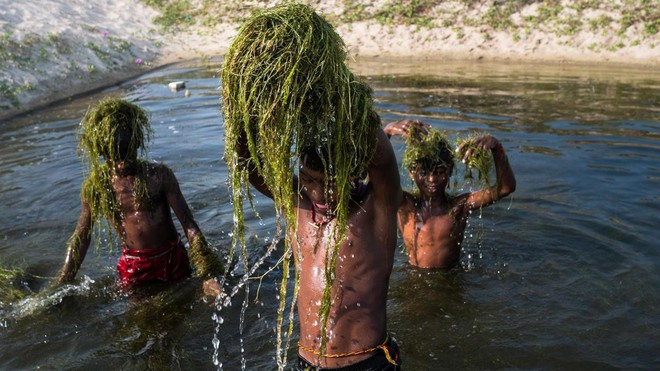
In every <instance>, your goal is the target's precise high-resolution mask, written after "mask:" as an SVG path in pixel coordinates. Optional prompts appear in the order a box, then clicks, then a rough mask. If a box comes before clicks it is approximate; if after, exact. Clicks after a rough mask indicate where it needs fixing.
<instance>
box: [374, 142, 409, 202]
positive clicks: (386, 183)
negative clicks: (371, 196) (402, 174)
mask: <svg viewBox="0 0 660 371" xmlns="http://www.w3.org/2000/svg"><path fill="white" fill-rule="evenodd" d="M376 136H377V138H376V140H377V142H376V152H375V153H374V156H373V157H372V159H371V162H370V163H369V168H368V172H369V182H370V184H371V185H372V187H373V190H374V193H375V195H376V196H377V197H386V199H387V200H392V201H394V202H395V203H394V205H397V206H398V205H399V204H400V203H401V199H402V191H401V182H400V179H399V167H398V166H397V163H396V156H395V155H394V150H393V149H392V145H391V144H390V142H389V140H388V138H387V135H386V134H385V132H384V131H383V130H382V129H378V132H377V134H376Z"/></svg>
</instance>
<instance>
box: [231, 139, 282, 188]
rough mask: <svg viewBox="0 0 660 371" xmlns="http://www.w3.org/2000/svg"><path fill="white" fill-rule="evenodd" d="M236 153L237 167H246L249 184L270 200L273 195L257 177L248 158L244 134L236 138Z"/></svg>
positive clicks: (257, 174)
mask: <svg viewBox="0 0 660 371" xmlns="http://www.w3.org/2000/svg"><path fill="white" fill-rule="evenodd" d="M236 152H237V154H238V163H239V166H246V167H247V170H248V180H249V181H250V184H252V186H253V187H254V188H255V189H256V190H257V191H259V192H260V193H262V194H263V195H264V196H266V197H268V198H270V199H272V198H273V193H272V192H271V191H270V189H268V187H267V186H266V182H265V181H264V179H263V178H262V177H261V175H259V172H258V171H257V169H256V167H255V166H254V164H253V163H252V160H251V158H252V157H251V156H250V150H249V149H248V144H247V138H246V136H245V133H243V134H241V136H240V137H239V138H238V141H237V143H236Z"/></svg>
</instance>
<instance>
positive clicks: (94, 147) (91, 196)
mask: <svg viewBox="0 0 660 371" xmlns="http://www.w3.org/2000/svg"><path fill="white" fill-rule="evenodd" d="M121 130H126V131H128V132H129V133H131V137H130V140H129V142H128V148H125V149H124V151H120V148H119V141H118V136H119V134H120V131H121ZM151 134H152V130H151V126H150V125H149V117H148V115H147V113H146V112H145V111H144V110H143V109H142V108H140V107H139V106H137V105H135V104H133V103H130V102H128V101H126V100H123V99H120V98H117V97H106V98H103V99H102V100H101V101H100V102H98V103H97V104H96V105H95V106H93V107H91V108H90V109H89V110H88V111H87V113H86V114H85V116H84V117H83V119H82V121H81V122H80V131H79V135H78V136H79V144H78V153H79V154H80V155H81V157H82V158H83V162H84V163H85V164H86V173H87V174H86V179H85V181H84V182H83V185H82V189H81V196H82V198H83V199H84V200H85V201H86V202H87V203H88V204H89V206H90V210H91V213H92V220H95V221H97V222H99V221H100V219H101V218H105V219H106V221H108V223H109V224H110V225H116V223H117V222H118V220H119V218H120V214H119V208H118V207H117V205H115V196H114V192H113V188H112V169H113V167H114V165H115V164H116V163H117V162H119V161H123V160H127V159H128V160H134V161H135V160H137V158H136V156H137V152H138V150H141V152H142V154H143V155H146V152H147V144H148V142H149V140H150V139H151ZM120 152H125V153H126V157H127V158H121V156H120ZM136 164H137V166H138V172H137V174H136V177H135V178H136V180H135V185H134V188H135V193H136V201H137V202H148V200H147V185H146V168H147V163H146V161H142V160H140V161H137V162H136ZM96 225H97V229H99V231H100V229H101V228H102V227H101V223H97V224H96ZM108 234H109V235H110V234H111V228H108ZM99 235H100V234H99Z"/></svg>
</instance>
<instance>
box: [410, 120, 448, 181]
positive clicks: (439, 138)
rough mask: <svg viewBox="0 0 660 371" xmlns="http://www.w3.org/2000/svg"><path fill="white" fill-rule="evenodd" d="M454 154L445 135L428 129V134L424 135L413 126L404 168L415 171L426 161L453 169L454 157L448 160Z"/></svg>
mask: <svg viewBox="0 0 660 371" xmlns="http://www.w3.org/2000/svg"><path fill="white" fill-rule="evenodd" d="M443 153H444V154H445V156H443ZM453 153H454V151H453V150H452V148H451V144H449V140H448V139H447V135H446V134H445V133H443V132H441V131H439V130H436V129H428V134H427V135H423V134H421V133H420V131H419V129H418V128H417V127H415V126H413V127H411V128H410V132H409V134H408V136H407V137H406V150H405V152H404V153H403V160H402V166H403V167H404V168H406V169H408V171H414V170H415V167H416V166H417V164H418V163H419V162H420V161H422V160H425V161H429V162H431V163H434V164H445V165H447V166H450V167H451V168H453V167H454V161H453V156H452V159H447V158H446V157H449V156H451V155H452V154H453ZM443 157H444V158H443Z"/></svg>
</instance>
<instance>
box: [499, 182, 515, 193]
mask: <svg viewBox="0 0 660 371" xmlns="http://www.w3.org/2000/svg"><path fill="white" fill-rule="evenodd" d="M515 191H516V180H515V179H513V180H512V181H511V182H508V183H506V184H503V185H502V187H500V198H503V197H506V196H508V195H510V194H511V193H513V192H515Z"/></svg>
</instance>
